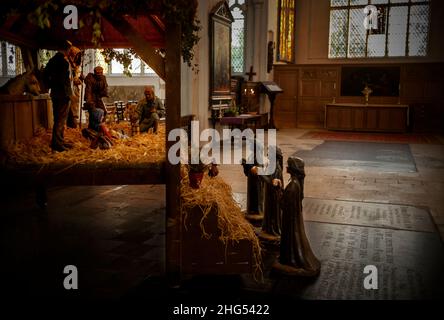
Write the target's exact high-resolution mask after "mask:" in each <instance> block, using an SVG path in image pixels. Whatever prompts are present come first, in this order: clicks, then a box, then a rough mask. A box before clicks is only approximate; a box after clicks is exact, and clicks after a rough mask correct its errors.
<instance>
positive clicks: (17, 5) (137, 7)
mask: <svg viewBox="0 0 444 320" xmlns="http://www.w3.org/2000/svg"><path fill="white" fill-rule="evenodd" d="M66 5H75V6H77V7H78V8H82V10H86V11H88V10H89V13H90V16H91V18H92V19H94V20H93V23H92V28H93V30H92V37H93V38H92V39H91V40H92V42H93V43H94V44H95V46H96V47H98V48H100V42H101V41H102V30H101V23H100V20H101V19H102V16H110V17H113V18H119V17H121V16H122V15H124V14H128V15H131V16H134V17H135V16H137V15H138V14H140V13H143V12H147V11H152V12H154V13H157V14H159V15H160V17H161V18H162V20H163V21H164V22H165V23H167V24H168V23H179V24H180V26H181V32H182V34H181V43H182V48H181V52H182V58H183V61H184V62H186V63H187V64H188V66H190V67H195V66H196V65H194V66H193V65H192V60H193V58H194V51H193V49H194V46H195V45H196V44H197V42H198V41H199V36H198V31H199V30H200V28H201V27H200V21H199V20H198V19H197V18H196V11H197V0H126V1H122V0H41V1H29V0H4V1H2V10H1V13H0V25H1V24H2V23H3V22H4V21H5V19H6V18H7V17H8V15H11V14H18V13H22V14H23V13H27V18H28V20H29V21H31V22H32V23H34V24H36V25H37V26H39V27H40V28H49V27H50V26H51V17H53V16H55V15H60V14H61V12H62V10H63V8H64V7H65V6H66ZM84 25H85V22H84V21H82V20H80V21H79V27H83V26H84ZM113 51H115V50H113ZM104 53H105V58H109V57H113V58H115V59H116V60H117V61H119V62H120V63H122V64H123V65H124V67H125V64H127V63H128V57H130V54H131V52H129V54H128V55H125V54H124V55H123V56H122V55H121V54H119V53H118V52H115V53H112V52H111V50H105V51H104ZM129 63H131V61H130V62H129ZM128 65H129V64H127V66H128Z"/></svg>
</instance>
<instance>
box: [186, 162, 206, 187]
mask: <svg viewBox="0 0 444 320" xmlns="http://www.w3.org/2000/svg"><path fill="white" fill-rule="evenodd" d="M207 168H208V165H207V164H204V163H203V162H201V161H200V160H199V163H197V164H189V165H188V178H189V180H190V187H191V188H193V189H199V188H200V185H201V183H202V179H203V176H204V173H205V170H207Z"/></svg>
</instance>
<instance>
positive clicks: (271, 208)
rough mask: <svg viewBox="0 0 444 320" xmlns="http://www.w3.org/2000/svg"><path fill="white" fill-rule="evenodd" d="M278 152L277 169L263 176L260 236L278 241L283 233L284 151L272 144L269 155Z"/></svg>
mask: <svg viewBox="0 0 444 320" xmlns="http://www.w3.org/2000/svg"><path fill="white" fill-rule="evenodd" d="M272 152H275V153H276V158H275V159H276V169H275V171H274V172H273V173H272V174H271V175H264V176H261V179H262V181H263V182H264V220H263V222H262V232H261V233H260V234H259V237H260V238H261V239H263V240H270V241H277V240H279V237H280V235H281V209H280V201H281V196H282V187H283V185H284V184H283V177H282V163H283V157H282V151H281V149H279V148H278V147H275V146H270V147H269V148H268V155H269V158H270V153H272Z"/></svg>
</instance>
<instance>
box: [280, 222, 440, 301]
mask: <svg viewBox="0 0 444 320" xmlns="http://www.w3.org/2000/svg"><path fill="white" fill-rule="evenodd" d="M305 226H306V231H307V235H308V237H309V239H310V243H311V246H312V248H313V251H314V253H315V254H316V256H317V257H318V258H319V259H320V260H321V264H322V268H321V274H320V275H319V277H318V278H317V279H316V280H315V281H314V282H312V283H309V284H302V283H301V279H295V278H294V279H291V278H286V277H284V278H281V279H278V280H277V282H276V284H275V286H274V289H273V290H274V291H275V292H279V293H286V294H291V295H296V296H299V297H302V298H305V299H372V300H373V299H376V300H379V299H430V298H443V297H444V289H443V288H444V281H443V280H444V277H443V274H442V271H443V270H444V250H443V249H444V248H443V244H442V242H441V239H440V237H439V235H438V234H437V233H426V232H412V231H404V230H391V229H380V228H370V227H361V226H346V225H336V224H326V223H317V222H306V224H305ZM366 265H375V266H376V267H377V268H378V290H366V289H364V286H363V282H364V278H365V276H366V274H364V273H363V270H364V267H365V266H366ZM295 284H297V287H298V289H296V290H295Z"/></svg>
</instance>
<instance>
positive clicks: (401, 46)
mask: <svg viewBox="0 0 444 320" xmlns="http://www.w3.org/2000/svg"><path fill="white" fill-rule="evenodd" d="M407 16H408V7H407V6H402V7H391V8H390V12H389V27H388V43H387V48H388V56H389V57H401V56H405V55H406V40H407V39H406V38H407Z"/></svg>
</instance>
